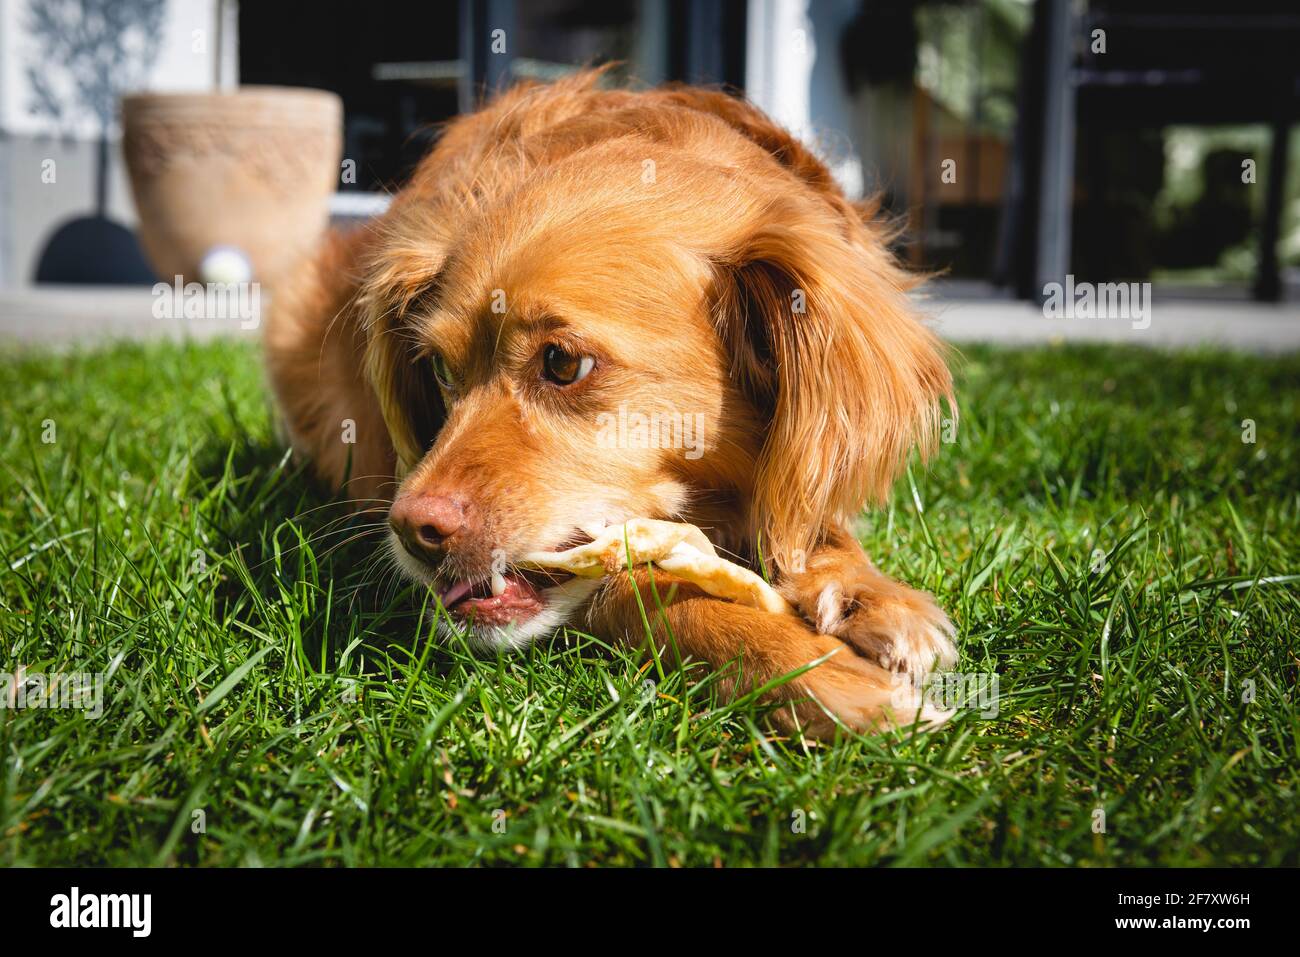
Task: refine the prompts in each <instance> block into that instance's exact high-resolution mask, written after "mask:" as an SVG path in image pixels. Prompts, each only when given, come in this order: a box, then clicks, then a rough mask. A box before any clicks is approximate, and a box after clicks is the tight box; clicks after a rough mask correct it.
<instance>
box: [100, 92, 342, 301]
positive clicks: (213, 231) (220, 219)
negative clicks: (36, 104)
mask: <svg viewBox="0 0 1300 957" xmlns="http://www.w3.org/2000/svg"><path fill="white" fill-rule="evenodd" d="M342 129H343V103H342V101H341V100H340V99H339V98H338V97H337V96H335V95H334V94H333V93H327V92H324V91H321V90H304V89H294V88H290V87H257V86H248V87H242V88H240V89H239V90H236V91H233V92H229V93H173V94H155V93H148V94H140V95H136V96H127V97H124V98H123V99H122V144H123V153H124V154H125V156H126V165H127V169H128V171H129V172H130V176H131V191H132V193H133V194H134V195H135V205H136V210H137V211H138V212H139V214H140V241H141V245H143V246H144V250H145V253H146V255H147V256H148V257H149V260H150V262H151V263H152V265H153V267H154V269H156V270H157V271H158V275H159V278H160V279H163V280H167V281H170V280H172V279H173V277H175V276H177V275H179V276H181V277H182V278H183V279H184V280H186V281H193V280H197V281H202V280H203V278H204V277H202V276H201V275H200V272H199V263H200V262H202V261H203V259H204V257H205V255H206V254H207V253H209V252H210V251H211V250H213V249H214V248H216V247H223V246H224V247H234V248H235V249H238V250H240V251H241V252H242V253H243V254H244V256H246V257H247V259H248V261H249V263H251V265H252V278H253V279H255V280H257V281H259V282H274V280H275V279H276V278H277V277H279V276H281V275H282V274H283V273H284V272H285V270H286V269H288V268H289V267H290V266H291V265H292V264H293V263H294V261H295V260H297V259H298V258H299V257H300V256H302V255H303V254H304V253H305V252H306V251H308V249H310V247H311V246H312V245H313V244H314V243H315V241H316V240H317V239H318V238H319V236H320V234H321V233H322V231H323V230H324V229H325V226H326V224H327V222H328V218H329V210H328V203H329V197H330V196H331V195H332V194H333V192H334V190H335V188H336V187H337V185H338V182H339V166H340V158H341V156H340V154H341V152H342Z"/></svg>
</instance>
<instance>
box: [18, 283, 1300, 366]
mask: <svg viewBox="0 0 1300 957" xmlns="http://www.w3.org/2000/svg"><path fill="white" fill-rule="evenodd" d="M154 302H155V300H154V296H153V294H152V292H151V291H150V290H149V289H148V288H145V287H115V286H103V287H90V288H87V287H80V286H77V287H73V286H43V287H39V288H31V289H22V290H4V291H0V345H3V346H4V347H5V348H12V347H13V346H15V345H19V346H29V347H42V346H54V347H68V346H75V345H86V346H90V345H94V344H97V343H100V342H103V341H106V340H114V339H128V340H143V339H159V338H167V339H182V338H194V339H210V338H212V337H214V336H236V337H241V338H250V339H255V338H257V337H258V336H260V334H261V331H260V329H244V328H242V325H244V324H243V323H241V322H240V321H239V320H238V319H233V318H232V319H159V318H155V316H154ZM918 304H919V306H920V308H921V310H922V311H923V312H924V313H926V314H927V315H929V316H930V317H931V318H932V322H933V325H934V327H935V329H936V330H937V331H938V332H939V333H940V334H941V335H942V336H943V337H944V338H946V339H949V340H951V341H953V342H956V343H968V342H992V343H1002V344H1007V345H1032V344H1042V343H1057V342H1115V343H1124V344H1128V345H1136V346H1158V347H1163V348H1181V347H1192V346H1201V345H1209V346H1219V347H1224V348H1228V349H1234V350H1240V351H1244V352H1257V353H1275V352H1290V351H1300V305H1294V304H1293V305H1284V306H1264V305H1257V304H1255V303H1248V302H1204V301H1193V300H1183V299H1179V300H1168V301H1165V300H1162V299H1161V298H1160V296H1159V292H1158V291H1157V293H1156V296H1155V298H1154V301H1153V304H1152V306H1151V314H1150V320H1151V321H1150V325H1149V326H1148V327H1147V328H1145V329H1135V328H1133V323H1131V322H1129V321H1128V320H1125V319H1047V318H1044V316H1043V311H1042V309H1041V308H1039V307H1038V306H1036V305H1034V304H1032V303H1025V302H1016V301H1013V300H996V299H980V300H973V299H923V300H920V301H919V303H918ZM265 308H266V299H264V300H263V309H265Z"/></svg>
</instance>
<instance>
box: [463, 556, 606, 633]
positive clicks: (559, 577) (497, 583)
mask: <svg viewBox="0 0 1300 957" xmlns="http://www.w3.org/2000/svg"><path fill="white" fill-rule="evenodd" d="M589 541H591V536H590V535H587V534H585V533H577V534H575V535H573V536H571V537H570V538H568V539H566V540H565V541H564V542H563V543H561V544H560V545H559V546H558V547H557V548H556V549H555V550H556V551H563V550H565V549H568V548H573V547H575V546H577V545H581V544H584V543H585V542H589ZM573 577H574V576H573V575H572V574H570V573H569V572H562V571H533V570H531V569H517V568H512V569H510V570H509V571H506V572H493V573H492V574H491V575H490V576H488V577H487V578H480V579H477V580H471V579H464V580H461V581H454V582H451V583H450V584H445V585H442V586H441V587H439V588H438V598H439V600H440V601H441V602H442V607H443V608H445V609H447V611H448V613H449V614H451V615H454V616H455V617H456V618H460V619H466V620H468V619H473V621H474V622H475V623H477V624H482V625H505V624H508V623H510V622H523V621H527V620H528V619H530V618H532V617H533V616H535V615H537V614H538V613H539V612H541V611H542V609H544V608H545V607H546V601H547V598H546V592H547V591H549V590H550V589H552V588H558V587H559V586H560V585H563V584H564V583H565V582H568V581H570V580H571V579H573Z"/></svg>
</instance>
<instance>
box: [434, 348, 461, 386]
mask: <svg viewBox="0 0 1300 957" xmlns="http://www.w3.org/2000/svg"><path fill="white" fill-rule="evenodd" d="M429 365H430V366H431V367H432V368H433V377H434V378H435V379H437V380H438V385H440V386H442V387H443V388H444V389H446V390H447V391H448V392H454V391H455V390H456V377H455V376H454V375H452V374H451V368H450V367H449V366H448V365H447V360H446V359H444V358H443V357H442V353H440V352H435V353H434V354H433V355H431V356H430V357H429Z"/></svg>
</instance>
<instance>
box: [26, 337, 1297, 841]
mask: <svg viewBox="0 0 1300 957" xmlns="http://www.w3.org/2000/svg"><path fill="white" fill-rule="evenodd" d="M960 379H961V382H960V397H961V402H962V413H963V417H962V420H961V427H960V432H959V434H958V435H957V437H956V438H957V440H956V442H955V443H952V444H948V445H944V446H943V447H942V454H941V456H940V458H939V460H938V461H937V463H936V464H935V465H934V466H933V467H932V468H931V469H930V470H929V471H928V472H927V471H922V470H920V469H915V470H914V476H915V495H914V494H913V489H912V488H911V487H910V485H909V483H908V482H907V481H904V482H902V483H900V486H899V488H898V490H897V494H896V495H895V498H894V501H893V504H892V506H891V507H890V508H888V509H887V510H884V511H881V512H878V513H874V514H871V515H869V516H866V517H864V520H863V524H862V536H863V540H864V542H865V543H866V545H867V548H868V551H869V552H870V553H872V554H873V555H874V556H876V557H877V559H878V561H879V563H880V564H881V565H882V566H883V567H884V569H885V570H886V571H888V572H889V573H891V574H893V575H896V576H898V577H900V578H902V579H903V580H905V581H908V582H911V583H914V584H916V585H917V586H918V587H922V588H926V589H930V590H932V591H933V592H935V593H936V594H937V595H938V596H939V599H940V601H941V603H942V604H943V605H944V606H945V607H946V608H948V609H949V610H950V611H951V612H952V614H953V617H954V619H955V620H956V621H957V623H958V627H959V629H960V647H961V666H960V667H961V669H962V670H963V671H965V672H971V673H996V674H997V675H998V680H999V685H1000V690H1001V697H1000V700H999V713H998V715H997V717H995V718H987V717H981V716H980V715H979V714H976V713H972V712H964V713H963V714H961V715H960V716H959V717H958V718H957V719H956V720H954V721H953V722H952V723H950V724H949V725H948V726H946V727H945V728H943V729H941V730H939V731H936V732H932V733H926V734H918V735H909V734H901V733H898V734H891V735H885V736H879V737H867V738H861V739H854V740H849V741H845V742H843V743H841V744H839V745H837V746H832V747H828V746H821V747H814V746H808V745H804V744H801V743H800V742H798V741H794V740H784V739H779V738H774V737H769V736H764V734H763V733H762V732H761V731H760V730H759V728H760V726H761V725H760V716H759V715H758V714H757V713H755V712H754V710H753V708H752V707H750V706H742V707H731V706H727V705H725V704H723V703H720V702H719V701H716V700H714V699H713V695H712V688H711V685H710V682H709V679H708V678H707V676H705V675H704V674H702V673H699V672H690V673H688V674H686V675H684V676H683V675H681V674H676V675H675V674H671V673H670V674H668V675H666V676H664V677H663V678H662V679H661V678H660V677H659V675H658V674H657V673H656V672H655V671H654V669H653V666H651V667H650V670H646V668H645V667H644V663H643V661H642V660H640V659H638V658H637V657H635V656H630V655H620V654H615V653H612V652H610V651H609V650H607V649H606V648H604V647H603V646H602V645H601V644H600V643H599V642H597V641H595V640H594V639H592V638H590V637H586V636H582V635H577V634H569V635H567V636H561V637H558V638H557V639H556V640H554V641H553V642H550V643H544V644H541V645H538V646H536V647H534V648H533V649H532V650H531V651H529V652H527V653H526V654H523V655H520V656H512V657H501V658H482V657H475V656H474V655H471V654H468V653H466V652H465V651H464V650H463V649H458V648H454V647H451V648H449V647H436V646H433V645H431V643H430V641H429V640H428V635H429V631H430V628H429V625H430V622H429V615H428V614H427V612H426V611H424V610H422V607H421V605H422V599H421V597H420V596H419V595H418V594H414V593H413V592H411V591H410V590H408V589H406V588H404V587H399V586H398V585H397V583H395V582H394V581H393V580H392V578H391V577H387V578H386V577H385V576H384V575H383V570H382V566H380V565H379V564H377V563H375V562H373V561H371V555H372V551H371V548H370V545H369V542H368V541H366V540H363V541H359V542H354V543H351V544H348V545H344V546H342V547H340V548H339V549H337V550H332V548H333V546H334V545H335V544H337V543H341V542H344V541H345V540H346V539H347V538H349V537H350V536H351V534H352V533H353V529H351V528H350V526H349V525H348V524H347V522H346V520H345V521H343V522H341V523H340V522H338V521H337V520H339V519H340V518H341V517H342V516H343V515H344V514H345V513H344V512H343V511H342V510H341V509H339V508H338V507H337V505H333V506H328V507H326V508H322V509H319V510H317V511H308V510H310V509H313V508H316V507H317V506H320V505H322V504H323V503H324V501H325V500H324V499H322V498H321V497H320V496H319V495H318V494H317V493H315V492H314V491H313V490H312V489H311V487H310V485H309V483H308V482H307V481H306V480H305V479H304V477H303V476H302V475H301V474H300V473H299V472H298V471H297V470H296V469H295V468H294V467H292V466H291V465H289V464H288V463H287V461H286V459H285V458H284V456H283V452H282V447H281V445H280V443H279V442H278V441H276V439H275V437H274V433H273V429H272V425H271V416H270V410H269V408H268V403H267V398H266V392H265V389H264V388H263V385H262V374H261V371H260V368H259V365H258V360H257V356H256V354H255V352H254V351H253V350H252V349H249V348H246V347H235V346H232V345H230V344H218V345H211V346H202V347H198V346H191V347H175V346H153V347H147V348H142V347H118V348H114V349H111V350H107V351H100V352H90V353H86V354H81V355H28V356H23V357H19V358H8V359H4V360H3V361H0V463H2V464H0V558H3V565H0V639H2V642H0V648H2V652H0V654H2V657H0V671H6V672H13V671H15V670H16V668H17V667H18V666H19V665H20V664H21V665H23V666H25V668H26V671H27V673H28V674H29V675H31V674H46V675H48V674H53V673H68V672H73V673H79V672H92V673H101V674H103V675H105V676H106V677H105V681H106V683H105V686H104V697H103V714H102V716H101V717H99V718H93V717H91V716H90V715H89V714H88V713H87V712H85V711H82V710H75V709H62V710H56V709H37V708H27V709H22V710H14V709H6V710H3V711H0V752H2V753H3V773H2V774H0V864H5V865H9V864H109V865H118V864H201V865H239V864H254V863H262V864H271V863H282V864H314V865H342V864H503V863H509V864H529V865H532V864H558V865H573V866H584V865H590V864H669V865H685V866H689V865H706V866H708V865H714V864H716V863H724V864H728V865H745V864H806V863H816V864H877V863H880V864H954V865H956V864H1032V865H1085V866H1108V865H1143V864H1171V865H1172V864H1180V865H1199V864H1253V863H1272V864H1281V863H1287V864H1297V863H1300V853H1298V850H1297V849H1298V848H1300V816H1298V815H1297V814H1296V806H1297V786H1298V785H1300V770H1298V769H1300V760H1297V757H1298V756H1297V723H1298V722H1297V707H1296V679H1297V670H1298V669H1300V659H1298V658H1297V654H1298V651H1297V646H1298V645H1300V642H1297V638H1296V635H1297V633H1300V600H1298V596H1300V580H1298V579H1297V577H1296V576H1297V575H1300V521H1298V516H1297V510H1298V507H1300V484H1298V483H1297V474H1298V472H1300V455H1297V448H1300V442H1298V440H1300V358H1294V357H1293V358H1283V359H1268V360H1264V359H1250V358H1243V357H1234V356H1228V355H1222V354H1196V355H1168V354H1160V353H1155V352H1145V351H1120V350H1111V349H1100V348H1089V349H1061V348H1056V349H1040V350H1028V351H1020V352H1001V351H993V350H983V349H976V350H968V351H967V355H966V361H965V364H964V367H963V369H962V371H961V374H960ZM1243 419H1253V420H1254V422H1255V423H1256V430H1257V435H1256V441H1255V443H1254V444H1247V443H1243V441H1242V425H1241V422H1242V420H1243ZM45 420H53V423H54V428H55V434H54V435H53V438H54V441H53V442H51V443H46V442H43V441H42V438H43V435H42V433H43V430H46V431H47V427H46V425H45V424H43V423H45ZM45 437H50V436H49V435H48V433H47V435H46V436H45ZM918 503H920V504H923V507H924V512H923V514H922V513H921V512H920V511H919V509H918V507H917V505H918ZM294 516H299V517H298V518H297V519H295V518H294ZM332 522H333V523H335V524H331V523H332ZM1097 550H1100V552H1101V555H1102V556H1103V558H1102V560H1095V557H1096V552H1097ZM647 678H654V679H655V680H656V681H657V682H658V683H657V685H656V686H655V689H654V694H653V695H651V694H648V693H647V691H646V685H645V681H646V680H647ZM1252 691H1253V693H1251V692H1252ZM1098 808H1101V809H1103V810H1104V813H1105V832H1104V833H1096V832H1094V821H1096V820H1097V819H1098V818H1097V817H1096V816H1095V814H1094V811H1095V810H1096V809H1098ZM196 812H200V813H196ZM800 822H802V823H803V824H804V825H805V826H804V827H803V828H802V829H800V828H798V827H794V826H792V825H797V824H799V823H800Z"/></svg>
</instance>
